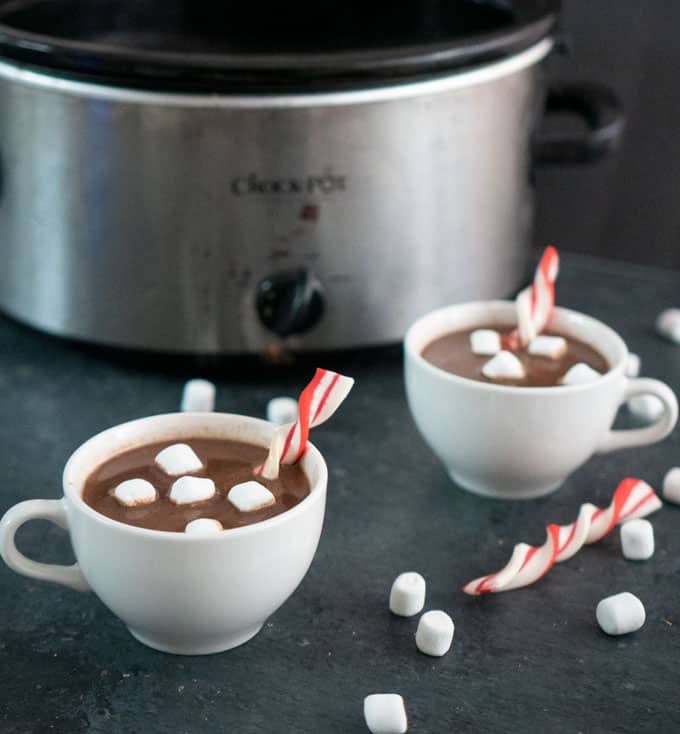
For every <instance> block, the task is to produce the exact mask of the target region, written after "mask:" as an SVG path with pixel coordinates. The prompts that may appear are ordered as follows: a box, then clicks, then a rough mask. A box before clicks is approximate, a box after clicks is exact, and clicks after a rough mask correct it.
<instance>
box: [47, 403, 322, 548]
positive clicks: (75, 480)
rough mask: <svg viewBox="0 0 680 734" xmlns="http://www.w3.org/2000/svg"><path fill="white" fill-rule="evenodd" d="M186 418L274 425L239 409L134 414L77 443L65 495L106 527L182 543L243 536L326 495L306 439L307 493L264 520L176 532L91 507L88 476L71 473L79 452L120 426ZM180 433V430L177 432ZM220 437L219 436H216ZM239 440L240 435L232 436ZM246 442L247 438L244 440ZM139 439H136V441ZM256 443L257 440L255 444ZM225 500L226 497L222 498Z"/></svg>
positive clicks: (318, 462) (318, 460) (317, 458)
mask: <svg viewBox="0 0 680 734" xmlns="http://www.w3.org/2000/svg"><path fill="white" fill-rule="evenodd" d="M189 418H194V419H195V418H201V419H206V421H207V422H212V423H215V424H218V423H221V422H222V421H223V420H225V419H226V420H227V422H229V423H232V422H234V423H235V422H236V421H237V420H238V421H245V422H246V423H248V424H250V425H252V426H256V427H260V428H264V429H265V431H266V432H268V433H271V434H273V432H274V430H275V429H276V427H277V426H276V425H275V424H273V423H270V422H269V421H266V420H262V419H260V418H253V417H251V416H245V415H240V414H238V413H217V412H210V413H198V412H182V413H159V414H156V415H150V416H145V417H143V418H136V419H134V420H131V421H126V422H125V423H118V424H116V425H114V426H110V427H109V428H106V429H104V430H103V431H100V432H99V433H96V434H95V435H94V436H91V437H90V438H88V439H87V440H86V441H85V442H84V443H82V444H80V446H78V448H77V449H75V451H74V452H73V453H72V454H71V456H70V457H69V459H68V461H67V462H66V466H65V467H64V471H63V475H62V486H63V492H64V498H65V499H67V500H68V501H69V502H71V503H72V504H73V506H74V507H75V508H77V509H78V511H80V512H82V513H84V514H85V515H86V516H87V517H90V518H92V519H93V520H94V521H96V522H99V523H102V524H103V525H105V526H106V527H109V528H111V529H112V530H116V531H118V532H121V533H128V534H130V535H133V536H137V537H140V538H149V539H156V540H157V541H160V540H163V541H170V542H182V543H200V542H203V543H205V542H218V541H223V540H226V539H228V538H237V537H243V536H246V535H253V534H257V533H265V532H266V531H267V530H268V529H269V528H272V527H276V526H277V525H281V524H283V523H286V522H289V521H291V520H292V519H294V518H295V517H296V516H297V515H299V514H301V513H303V512H305V511H306V510H307V509H309V508H310V506H311V505H313V504H314V503H318V502H320V501H322V500H323V498H324V497H325V495H326V487H327V483H328V468H327V466H326V462H325V460H324V458H323V455H322V454H321V452H320V451H319V450H318V449H317V448H316V446H314V445H313V444H312V443H311V442H308V443H307V450H306V451H305V454H304V456H303V457H302V459H301V460H300V461H301V463H302V469H303V471H304V474H305V476H306V478H307V480H308V481H309V484H310V490H309V494H308V495H307V496H306V497H304V498H303V499H302V500H301V501H300V502H298V504H296V505H295V506H293V507H291V508H289V509H288V510H285V511H284V512H281V513H279V514H278V515H275V516H274V517H270V518H267V519H266V520H260V521H258V522H254V523H250V524H249V525H242V526H240V527H237V528H225V529H224V530H222V531H220V532H219V533H216V534H215V535H189V534H187V533H183V532H177V531H173V530H154V529H152V528H140V527H137V526H136V525H129V524H128V523H124V522H121V521H119V520H113V519H112V518H110V517H107V516H106V515H103V514H102V513H101V512H97V510H95V509H94V508H92V507H90V505H88V504H87V503H86V502H85V500H84V499H83V497H82V491H81V488H82V487H83V486H84V484H85V479H86V478H87V476H89V473H88V474H87V475H86V476H85V477H79V476H73V474H74V472H75V469H74V464H76V462H77V461H78V460H80V459H81V458H82V455H83V454H84V453H86V452H87V451H92V450H93V448H94V447H95V446H96V445H97V444H100V443H102V442H104V441H106V440H108V439H109V438H110V437H111V434H113V433H114V432H118V431H120V430H127V429H130V428H139V427H140V426H143V425H145V424H149V428H150V430H151V426H153V425H154V424H156V423H158V422H159V421H161V420H170V419H177V420H180V421H182V420H188V419H189ZM171 433H172V432H171V431H170V432H168V433H166V434H164V437H165V436H167V437H168V440H173V439H172V438H171ZM178 433H179V432H178ZM206 437H210V434H209V433H208V434H206ZM217 437H219V436H217ZM187 438H189V436H187V435H184V436H182V435H181V433H180V435H177V436H176V439H177V440H178V441H179V440H187ZM153 440H154V438H153V435H150V436H149V443H150V442H152V441H153ZM234 440H239V439H236V438H235V439H234ZM245 442H246V443H247V441H245ZM138 443H139V442H138ZM255 445H257V444H255ZM119 453H120V452H119ZM115 455H116V453H111V454H110V456H109V458H111V457H113V456H115ZM101 464H102V461H99V462H92V466H91V469H90V473H91V471H93V470H94V469H95V468H96V467H97V466H101ZM312 466H316V467H317V469H318V470H319V476H318V478H317V480H316V482H312V479H311V477H310V476H309V475H310V469H311V467H312ZM225 501H226V500H225Z"/></svg>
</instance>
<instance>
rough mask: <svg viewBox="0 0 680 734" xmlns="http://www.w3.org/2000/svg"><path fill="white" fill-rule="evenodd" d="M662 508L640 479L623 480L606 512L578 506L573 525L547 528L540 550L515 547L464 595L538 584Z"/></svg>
mask: <svg viewBox="0 0 680 734" xmlns="http://www.w3.org/2000/svg"><path fill="white" fill-rule="evenodd" d="M661 506H662V502H661V500H660V499H659V498H658V497H657V496H656V494H655V493H654V490H653V489H652V488H651V487H650V486H649V485H648V484H647V483H646V482H643V481H641V480H640V479H630V478H629V479H624V480H623V481H622V482H621V484H619V486H618V487H617V489H616V492H614V497H613V499H612V502H611V504H610V505H609V507H607V508H606V509H599V508H597V507H595V505H591V504H590V503H586V504H584V505H581V510H580V512H579V514H578V518H577V520H576V522H573V523H571V525H548V527H547V528H546V530H547V533H548V537H547V539H546V541H545V543H544V544H543V545H542V546H539V547H536V546H532V545H527V544H526V543H518V544H517V545H516V546H515V548H514V550H513V552H512V557H511V558H510V561H509V562H508V564H507V565H506V566H505V567H504V568H502V569H501V570H500V571H498V572H497V573H493V574H491V575H489V576H482V577H481V578H478V579H475V580H474V581H470V583H469V584H465V586H464V587H463V591H464V592H465V593H466V594H471V595H473V596H477V595H479V594H487V593H496V592H499V591H510V590H511V589H520V588H521V587H522V586H529V584H533V583H534V582H535V581H538V579H540V578H541V577H542V576H544V575H545V574H546V573H548V571H549V570H550V569H551V568H552V566H553V564H555V563H561V562H562V561H566V560H568V559H569V558H571V557H572V556H573V555H574V554H575V553H576V552H577V551H578V550H579V549H580V548H581V547H582V546H584V545H589V544H590V543H596V542H597V541H598V540H600V539H601V538H603V537H604V536H605V535H607V533H608V532H609V531H610V530H612V529H613V528H614V527H615V526H616V525H617V524H619V523H622V522H625V521H626V520H633V519H634V518H636V517H644V516H645V515H649V514H651V513H652V512H655V511H656V510H658V509H659V508H660V507H661Z"/></svg>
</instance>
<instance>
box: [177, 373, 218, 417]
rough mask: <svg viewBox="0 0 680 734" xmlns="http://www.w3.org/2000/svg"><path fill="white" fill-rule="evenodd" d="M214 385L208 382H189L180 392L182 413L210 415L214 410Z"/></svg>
mask: <svg viewBox="0 0 680 734" xmlns="http://www.w3.org/2000/svg"><path fill="white" fill-rule="evenodd" d="M215 392H216V390H215V385H213V383H212V382H209V381H208V380H200V379H196V380H189V381H188V382H187V383H185V385H184V389H183V391H182V402H181V403H180V408H179V409H180V410H181V411H182V412H183V413H191V412H195V413H211V412H212V411H213V410H214V408H215Z"/></svg>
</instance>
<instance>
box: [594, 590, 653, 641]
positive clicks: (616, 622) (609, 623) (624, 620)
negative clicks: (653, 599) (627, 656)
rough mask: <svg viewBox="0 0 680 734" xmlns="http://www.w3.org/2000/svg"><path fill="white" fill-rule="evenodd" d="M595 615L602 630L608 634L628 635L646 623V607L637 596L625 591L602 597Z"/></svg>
mask: <svg viewBox="0 0 680 734" xmlns="http://www.w3.org/2000/svg"><path fill="white" fill-rule="evenodd" d="M595 616H596V617H597V623H598V624H599V625H600V627H601V628H602V631H603V632H606V633H607V634H608V635H627V634H628V633H629V632H635V631H636V630H639V629H640V627H642V625H643V624H644V623H645V608H644V606H643V605H642V602H641V601H640V600H639V599H638V598H637V596H635V595H634V594H631V593H630V592H629V591H624V592H623V593H622V594H615V595H614V596H608V597H607V598H606V599H602V601H601V602H600V603H599V604H598V605H597V609H596V610H595Z"/></svg>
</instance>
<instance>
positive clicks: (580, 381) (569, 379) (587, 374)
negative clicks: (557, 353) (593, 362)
mask: <svg viewBox="0 0 680 734" xmlns="http://www.w3.org/2000/svg"><path fill="white" fill-rule="evenodd" d="M598 377H602V375H600V373H599V372H598V371H597V370H594V369H593V368H592V367H591V366H590V365H588V364H586V363H585V362H578V363H577V364H575V365H573V366H572V367H570V368H569V369H568V370H567V371H566V373H565V374H564V377H563V378H562V384H563V385H585V384H587V383H589V382H595V380H597V379H598Z"/></svg>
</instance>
